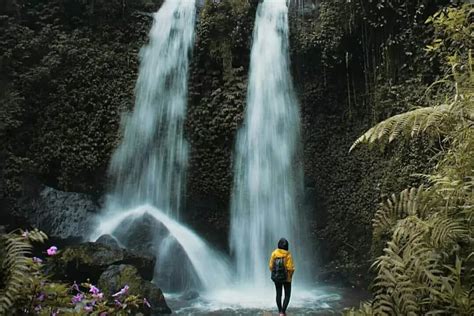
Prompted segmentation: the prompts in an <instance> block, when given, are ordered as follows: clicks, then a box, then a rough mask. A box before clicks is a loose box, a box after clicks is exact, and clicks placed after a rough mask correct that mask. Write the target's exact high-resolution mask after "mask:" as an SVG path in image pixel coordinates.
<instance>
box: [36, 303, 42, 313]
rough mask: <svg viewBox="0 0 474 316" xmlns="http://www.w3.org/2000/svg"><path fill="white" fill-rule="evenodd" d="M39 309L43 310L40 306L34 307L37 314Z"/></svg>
mask: <svg viewBox="0 0 474 316" xmlns="http://www.w3.org/2000/svg"><path fill="white" fill-rule="evenodd" d="M41 309H43V307H41V305H36V307H35V311H36V312H38V313H39V312H40V311H41Z"/></svg>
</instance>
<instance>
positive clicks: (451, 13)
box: [346, 5, 474, 315]
mask: <svg viewBox="0 0 474 316" xmlns="http://www.w3.org/2000/svg"><path fill="white" fill-rule="evenodd" d="M470 14H471V13H470V7H469V6H467V5H466V6H463V7H460V8H450V9H447V10H446V11H445V12H441V13H438V14H435V15H434V17H433V18H430V19H429V20H428V22H429V23H430V22H433V23H434V24H435V29H436V31H437V33H438V34H444V36H445V38H444V39H441V40H440V39H435V41H434V44H433V45H430V46H429V47H428V48H427V49H428V50H429V51H434V50H437V49H438V48H440V47H441V45H437V44H438V43H446V42H448V41H458V40H463V41H464V42H465V45H459V46H456V52H455V55H452V56H449V55H448V56H445V57H447V61H448V65H449V66H450V67H449V68H450V69H452V74H451V75H450V76H449V77H446V78H445V79H444V80H443V81H442V82H443V83H445V84H449V85H451V86H452V89H451V91H452V94H446V95H445V96H444V98H443V100H442V102H443V103H442V104H440V105H433V106H428V107H424V108H419V109H415V110H413V111H409V112H406V113H403V114H399V115H396V116H393V117H391V118H389V119H387V120H385V121H383V122H381V123H379V124H377V125H376V126H374V127H373V128H371V129H370V130H369V131H367V132H366V133H365V134H363V135H362V136H361V137H360V138H359V139H358V140H357V141H356V142H355V143H354V144H353V146H352V148H351V150H352V149H354V148H355V147H357V146H359V145H360V144H370V145H371V144H382V145H385V144H386V143H389V142H392V141H394V140H398V139H399V138H412V137H417V136H423V137H427V138H435V139H436V140H438V142H439V144H438V146H437V147H435V149H437V152H436V154H435V155H436V156H437V158H438V159H439V160H438V163H437V165H436V167H435V169H434V171H433V173H431V174H429V175H425V176H424V177H425V178H426V179H427V180H428V183H429V184H428V185H427V186H420V187H418V188H409V189H406V190H404V191H402V192H401V193H400V194H399V195H395V194H394V195H392V197H391V198H389V199H388V200H387V201H385V202H384V203H382V204H381V207H380V209H379V210H378V211H377V213H376V214H375V218H374V221H373V227H374V244H378V243H380V242H381V241H386V240H388V242H387V243H386V246H385V248H384V249H383V255H381V256H380V257H379V258H378V259H377V260H376V262H375V263H374V265H373V266H374V268H375V270H376V271H377V277H376V278H375V280H374V284H373V290H374V299H373V301H371V302H368V303H365V304H363V305H362V306H361V308H360V309H358V310H356V309H353V310H351V311H347V313H346V314H347V315H385V314H396V315H420V314H422V315H424V314H446V315H472V314H473V313H474V300H473V299H472V295H473V293H472V285H473V280H474V279H473V276H474V269H473V259H474V255H473V253H474V252H473V250H474V247H473V246H474V245H473V240H474V225H473V220H474V195H473V194H472V192H473V190H474V174H473V171H474V158H473V157H474V128H473V122H474V71H473V66H474V63H473V58H472V52H471V51H470V50H469V51H468V52H467V53H466V49H465V48H466V47H467V46H466V45H468V44H466V41H468V42H469V41H471V40H472V39H471V38H470V37H469V36H463V35H462V34H465V32H466V31H465V29H466V27H467V28H472V25H470V26H469V24H471V23H470V18H469V16H470ZM453 17H455V20H456V21H457V22H454V23H457V27H456V28H453V27H452V23H453V19H454V18H453ZM452 49H454V48H452ZM443 53H444V52H443ZM448 91H449V89H448Z"/></svg>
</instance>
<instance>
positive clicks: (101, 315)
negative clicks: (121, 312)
mask: <svg viewBox="0 0 474 316" xmlns="http://www.w3.org/2000/svg"><path fill="white" fill-rule="evenodd" d="M107 315H108V314H107V312H102V313H100V314H99V316H107Z"/></svg>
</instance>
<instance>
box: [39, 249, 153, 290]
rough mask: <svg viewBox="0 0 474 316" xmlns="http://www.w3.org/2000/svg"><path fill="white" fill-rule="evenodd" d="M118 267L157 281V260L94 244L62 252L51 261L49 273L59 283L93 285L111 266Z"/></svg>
mask: <svg viewBox="0 0 474 316" xmlns="http://www.w3.org/2000/svg"><path fill="white" fill-rule="evenodd" d="M117 264H129V265H132V266H134V267H135V268H136V269H137V271H138V273H139V274H140V276H141V277H142V278H144V279H145V280H151V279H152V278H153V274H154V268H155V258H154V257H151V256H146V255H143V254H138V253H135V252H132V251H128V250H126V249H122V248H119V247H113V246H109V245H105V244H101V243H92V242H87V243H82V244H79V245H73V246H69V247H66V248H64V249H62V250H60V251H59V252H58V254H57V255H56V256H54V257H52V260H48V263H47V270H48V272H50V273H51V274H52V275H53V276H54V278H56V279H63V280H70V281H77V282H81V281H86V280H87V279H90V281H91V282H96V281H97V280H98V279H99V277H100V275H101V274H102V273H103V272H104V271H105V270H107V268H108V267H109V266H111V265H117Z"/></svg>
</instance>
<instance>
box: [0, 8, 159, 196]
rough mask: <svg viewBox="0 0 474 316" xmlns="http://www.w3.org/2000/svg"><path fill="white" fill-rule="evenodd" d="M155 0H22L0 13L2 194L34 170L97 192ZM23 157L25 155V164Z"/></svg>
mask: <svg viewBox="0 0 474 316" xmlns="http://www.w3.org/2000/svg"><path fill="white" fill-rule="evenodd" d="M156 2H160V1H119V0H117V1H98V0H96V1H80V0H67V1H66V0H55V1H25V2H23V4H22V6H20V7H18V8H19V11H18V12H15V13H9V14H8V15H2V16H1V17H0V25H1V27H2V30H4V32H1V33H0V40H1V41H2V43H3V47H2V48H3V49H2V51H1V53H0V59H1V63H0V82H2V83H5V86H6V89H5V90H4V91H3V90H2V93H0V102H1V103H2V109H1V110H0V118H1V119H2V120H1V121H2V124H1V126H0V137H1V139H2V142H1V143H2V146H1V148H0V150H1V152H2V155H5V156H6V157H7V163H6V165H5V166H4V174H5V180H6V182H7V183H6V190H7V196H9V197H14V196H15V195H16V194H18V193H19V191H20V190H21V182H22V177H23V175H25V174H34V175H35V176H37V177H39V178H40V179H41V180H42V182H46V183H48V184H49V185H54V186H56V187H59V188H61V189H62V190H77V191H87V192H94V191H96V190H97V188H98V183H97V182H98V181H97V179H98V178H102V175H103V174H104V173H105V170H106V167H107V164H108V161H109V157H110V154H111V152H112V151H113V149H114V147H115V146H116V143H117V141H118V139H117V130H118V128H119V125H120V114H121V113H122V112H123V111H126V110H129V109H130V108H131V106H132V103H133V89H134V82H135V80H136V69H137V68H138V60H137V55H138V50H139V48H140V46H141V45H142V44H143V42H144V41H145V38H146V33H147V32H148V28H149V26H150V24H151V18H150V17H148V16H146V15H145V14H140V11H142V10H143V11H145V10H149V11H154V10H156V8H157V4H156ZM24 161H28V163H27V164H25V163H24Z"/></svg>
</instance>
